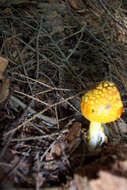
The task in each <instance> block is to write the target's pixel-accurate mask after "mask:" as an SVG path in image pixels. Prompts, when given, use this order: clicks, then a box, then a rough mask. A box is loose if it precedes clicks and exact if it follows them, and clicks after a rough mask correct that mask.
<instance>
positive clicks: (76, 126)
mask: <svg viewBox="0 0 127 190" xmlns="http://www.w3.org/2000/svg"><path fill="white" fill-rule="evenodd" d="M80 135H81V123H80V122H77V121H76V122H74V123H73V124H72V127H71V128H70V130H69V132H68V133H67V135H66V139H67V141H68V143H69V147H68V151H71V150H72V149H73V148H74V147H77V146H76V144H77V138H79V137H80Z"/></svg>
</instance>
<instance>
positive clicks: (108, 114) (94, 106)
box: [81, 81, 123, 123]
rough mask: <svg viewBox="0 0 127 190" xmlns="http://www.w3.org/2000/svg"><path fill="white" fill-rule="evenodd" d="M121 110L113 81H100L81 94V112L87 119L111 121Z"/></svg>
mask: <svg viewBox="0 0 127 190" xmlns="http://www.w3.org/2000/svg"><path fill="white" fill-rule="evenodd" d="M122 111H123V104H122V101H121V97H120V93H119V91H118V89H117V87H116V86H115V84H114V83H113V82H109V81H103V82H100V83H99V84H98V85H97V86H96V87H95V88H92V89H91V90H89V91H88V92H86V93H85V94H84V95H83V96H82V100H81V112H82V114H83V116H84V117H85V118H87V119H88V120H89V121H96V122H100V123H108V122H112V121H115V120H116V119H118V118H119V117H120V116H121V114H122Z"/></svg>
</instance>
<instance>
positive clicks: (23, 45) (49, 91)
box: [0, 0, 127, 190]
mask: <svg viewBox="0 0 127 190" xmlns="http://www.w3.org/2000/svg"><path fill="white" fill-rule="evenodd" d="M35 5H36V6H35ZM1 7H2V8H1V18H0V22H1V28H2V29H1V31H0V40H1V55H0V56H1V57H0V116H1V118H0V126H1V128H0V131H1V135H0V137H1V145H0V146H1V152H0V168H1V173H0V181H2V183H1V184H0V186H1V188H3V189H7V188H10V187H11V188H12V189H13V188H15V187H17V188H22V189H24V190H25V189H30V188H31V189H35V188H36V189H37V190H39V189H41V188H43V189H44V188H46V189H54V188H55V189H74V190H75V189H79V190H80V189H81V190H82V189H86V190H87V189H89V188H90V189H93V190H94V189H95V190H96V189H102V190H105V189H107V188H108V187H109V186H110V187H111V189H116V190H117V189H120V188H122V189H125V188H126V177H127V176H126V158H127V151H126V149H127V147H126V142H127V140H126V137H127V136H126V132H127V130H126V128H127V126H126V97H127V96H126V91H127V83H126V72H127V69H126V59H127V57H126V55H127V52H126V51H127V50H126V49H127V48H126V45H127V43H126V39H127V28H126V19H127V18H126V3H124V1H123V2H119V1H106V0H103V1H101V0H99V1H98V2H96V3H93V1H92V0H90V1H82V0H80V1H76V0H59V1H58V0H54V1H52V0H47V1H44V2H38V3H37V2H36V1H32V2H31V3H28V4H27V3H26V4H25V3H24V2H23V3H18V4H14V3H13V5H12V6H9V7H8V6H7V5H6V6H5V5H4V4H2V6H1ZM8 62H9V63H8ZM101 80H111V81H113V82H115V83H116V85H117V86H118V88H119V90H120V93H121V96H122V100H123V103H124V112H123V115H122V117H121V118H120V119H119V120H118V121H116V122H114V123H109V124H107V125H106V127H107V134H108V138H109V143H108V144H105V145H104V146H102V147H101V148H100V150H99V151H98V152H93V153H91V152H89V151H88V147H87V140H86V139H87V133H88V126H89V122H88V121H87V120H85V119H84V118H83V117H82V116H81V113H80V99H81V95H82V94H83V93H84V92H85V91H86V90H88V88H89V87H91V86H93V85H94V84H96V83H97V82H99V81H101ZM118 181H119V183H118ZM55 186H56V187H55Z"/></svg>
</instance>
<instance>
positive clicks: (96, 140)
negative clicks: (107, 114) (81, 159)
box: [88, 122, 106, 149]
mask: <svg viewBox="0 0 127 190" xmlns="http://www.w3.org/2000/svg"><path fill="white" fill-rule="evenodd" d="M105 140H106V136H105V134H104V128H103V126H102V125H101V123H98V122H91V123H90V126H89V132H88V143H89V147H90V148H92V149H95V148H96V147H97V146H101V145H102V144H103V143H104V142H105Z"/></svg>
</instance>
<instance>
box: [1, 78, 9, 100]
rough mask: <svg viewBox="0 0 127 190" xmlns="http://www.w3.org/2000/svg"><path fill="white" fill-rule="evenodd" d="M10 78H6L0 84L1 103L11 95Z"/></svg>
mask: <svg viewBox="0 0 127 190" xmlns="http://www.w3.org/2000/svg"><path fill="white" fill-rule="evenodd" d="M9 82H10V79H9V78H4V79H3V81H2V83H1V84H0V103H2V102H4V101H5V100H6V99H7V97H8V95H9Z"/></svg>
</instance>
